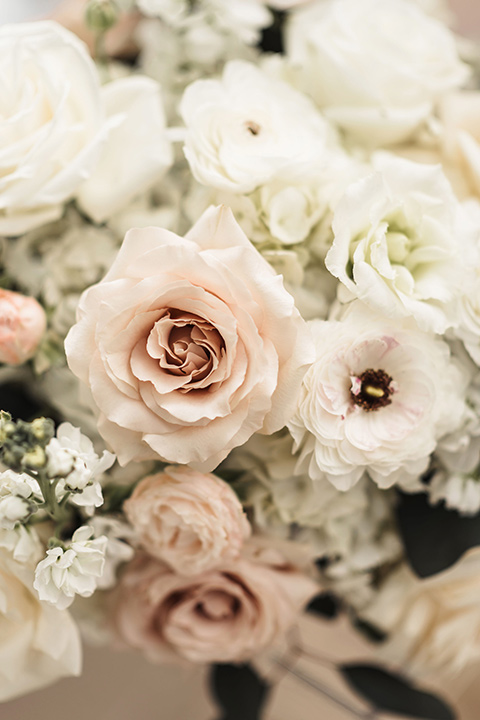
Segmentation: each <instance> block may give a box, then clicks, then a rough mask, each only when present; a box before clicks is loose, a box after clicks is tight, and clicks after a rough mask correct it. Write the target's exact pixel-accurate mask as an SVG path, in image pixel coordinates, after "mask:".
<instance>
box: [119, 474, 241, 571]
mask: <svg viewBox="0 0 480 720" xmlns="http://www.w3.org/2000/svg"><path fill="white" fill-rule="evenodd" d="M123 507H124V510H125V512H126V515H127V517H128V519H129V520H130V522H131V524H132V525H133V527H134V528H135V530H136V532H137V535H138V538H139V540H140V542H141V543H142V545H143V547H144V548H145V550H146V551H147V552H148V553H149V554H150V555H153V556H154V557H157V558H159V559H160V560H164V561H165V562H166V563H168V565H170V566H171V567H172V568H173V569H174V570H175V571H176V572H177V573H182V574H183V575H195V574H198V573H201V572H204V571H205V570H210V569H211V568H214V567H216V566H217V565H219V563H221V562H225V561H226V560H231V559H234V558H236V557H238V555H239V554H240V550H241V548H242V545H243V541H244V539H245V538H247V537H248V536H249V534H250V525H249V523H248V521H247V519H246V517H245V514H244V512H243V508H242V506H241V504H240V502H239V500H238V498H237V496H236V495H235V493H234V492H233V490H232V489H231V487H230V486H229V485H227V483H226V482H224V481H223V480H221V479H220V478H218V477H216V476H215V475H211V474H209V475H204V474H202V473H199V472H197V471H195V470H192V469H191V468H189V467H181V466H176V467H174V466H170V467H167V468H165V470H164V471H163V472H161V473H158V474H157V475H150V476H149V477H146V478H145V479H144V480H142V481H141V482H140V483H139V484H138V485H137V487H136V488H135V490H134V492H133V495H132V496H131V497H130V498H129V500H127V502H126V503H125V504H124V506H123Z"/></svg>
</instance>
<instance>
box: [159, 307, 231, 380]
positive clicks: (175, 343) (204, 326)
mask: <svg viewBox="0 0 480 720" xmlns="http://www.w3.org/2000/svg"><path fill="white" fill-rule="evenodd" d="M147 350H148V353H149V355H150V356H151V357H152V358H156V359H158V361H159V365H160V367H161V368H162V369H163V370H165V371H166V372H167V373H169V374H170V375H177V376H184V377H185V379H186V380H187V379H188V381H189V382H190V383H195V382H199V381H201V380H204V379H205V378H207V377H208V376H209V375H210V374H211V373H212V372H214V371H215V370H216V369H217V367H218V365H219V363H220V361H221V360H222V358H223V356H224V354H225V342H224V340H223V338H222V336H221V335H220V333H219V332H218V330H217V329H216V328H215V327H213V325H212V324H211V323H210V322H208V320H205V319H204V318H201V317H200V316H198V315H194V314H192V313H186V312H183V311H181V310H175V309H169V310H167V311H166V313H165V314H164V316H163V317H162V318H160V320H158V321H157V322H156V323H155V326H154V328H153V330H152V333H151V334H150V336H149V338H148V341H147Z"/></svg>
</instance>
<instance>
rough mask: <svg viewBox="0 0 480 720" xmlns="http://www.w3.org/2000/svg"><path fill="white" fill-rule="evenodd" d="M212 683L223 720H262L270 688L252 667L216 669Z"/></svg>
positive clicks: (220, 666)
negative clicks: (262, 712)
mask: <svg viewBox="0 0 480 720" xmlns="http://www.w3.org/2000/svg"><path fill="white" fill-rule="evenodd" d="M210 682H211V687H212V691H213V694H214V697H215V698H216V700H217V702H218V704H219V705H220V708H221V710H222V713H223V714H222V716H221V720H260V718H261V715H260V713H261V711H262V709H263V707H264V705H265V702H266V701H267V698H268V691H269V686H268V685H267V683H266V682H265V681H264V680H262V678H261V677H260V676H259V675H258V674H257V673H256V672H255V670H254V669H253V668H252V667H251V665H223V664H222V665H213V666H212V671H211V677H210Z"/></svg>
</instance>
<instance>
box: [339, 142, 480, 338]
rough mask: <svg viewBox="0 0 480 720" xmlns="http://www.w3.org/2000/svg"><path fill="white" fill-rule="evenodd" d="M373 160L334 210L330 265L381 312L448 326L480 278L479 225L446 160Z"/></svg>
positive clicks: (436, 328) (434, 327)
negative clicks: (479, 267) (477, 275)
mask: <svg viewBox="0 0 480 720" xmlns="http://www.w3.org/2000/svg"><path fill="white" fill-rule="evenodd" d="M373 167H374V169H375V170H376V172H375V173H374V174H372V175H370V176H368V177H366V178H364V179H362V180H359V181H358V182H355V183H353V184H352V185H350V186H349V187H348V188H347V190H346V192H345V195H344V197H343V198H342V200H341V201H340V202H339V203H338V205H337V207H336V209H335V214H334V219H333V224H332V227H333V232H334V235H335V239H334V242H333V245H332V247H331V249H330V250H329V252H328V254H327V257H326V260H325V264H326V266H327V268H328V269H329V270H330V272H331V273H332V275H334V276H335V277H337V278H338V279H339V280H340V281H341V282H342V283H343V285H344V286H345V287H346V288H347V290H348V291H349V293H351V294H353V295H354V296H356V297H358V298H360V299H361V300H363V302H365V303H367V304H368V305H370V306H371V307H373V308H375V309H376V310H378V311H379V312H381V313H384V314H386V315H389V316H390V317H397V318H401V317H408V316H409V315H411V316H413V317H414V318H415V320H416V322H417V323H418V325H419V326H420V327H421V328H422V329H423V330H428V331H433V332H437V333H443V332H444V331H445V330H446V328H447V327H449V326H451V325H453V324H455V322H456V317H455V302H456V300H457V299H458V298H459V297H460V296H461V295H463V294H464V293H465V292H468V290H469V288H470V287H471V286H472V285H473V272H472V270H471V268H470V267H469V266H470V265H471V263H472V259H474V258H475V254H476V251H475V246H474V239H475V235H474V228H473V226H472V225H471V223H470V221H469V220H468V218H467V216H466V215H465V214H464V213H463V212H462V209H461V206H460V205H459V203H458V202H457V200H456V198H455V196H454V195H453V191H452V189H451V187H450V185H449V183H448V181H447V179H446V178H445V176H444V175H443V173H442V171H441V169H440V168H439V167H437V166H429V165H421V164H419V163H413V162H411V161H409V160H404V159H401V158H396V157H394V156H390V155H388V154H386V153H385V154H384V153H379V154H377V155H375V156H374V158H373Z"/></svg>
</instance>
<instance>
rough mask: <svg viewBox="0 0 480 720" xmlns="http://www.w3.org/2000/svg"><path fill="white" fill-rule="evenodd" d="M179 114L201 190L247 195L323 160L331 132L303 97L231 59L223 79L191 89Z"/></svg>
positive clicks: (208, 81) (183, 99) (256, 70)
mask: <svg viewBox="0 0 480 720" xmlns="http://www.w3.org/2000/svg"><path fill="white" fill-rule="evenodd" d="M180 112H181V115H182V117H183V120H184V122H185V124H186V126H187V137H186V141H185V155H186V157H187V160H188V162H189V163H190V168H191V170H192V173H193V175H194V176H195V178H196V179H197V180H198V181H199V182H201V183H203V184H204V185H210V186H211V187H215V188H218V189H220V190H230V191H233V192H240V193H243V192H250V191H252V190H254V189H255V188H256V187H257V186H259V185H262V184H264V183H266V182H269V181H270V180H273V179H274V178H275V177H279V176H283V177H286V176H288V177H291V178H292V177H295V175H296V174H297V175H298V173H299V172H301V173H304V172H305V169H308V168H310V167H312V166H315V164H322V162H323V163H324V162H325V148H326V145H327V143H328V142H329V140H330V130H329V127H328V125H327V124H326V123H325V121H324V120H323V118H322V117H321V115H320V114H319V113H318V111H317V110H316V109H315V107H314V106H313V105H312V104H311V102H310V101H309V100H308V98H306V97H305V96H303V95H302V94H301V93H299V92H297V91H296V90H295V89H293V88H292V87H290V86H289V85H287V84H286V83H283V82H282V81H280V80H277V79H274V78H271V77H269V76H268V75H266V74H265V73H263V72H262V71H261V70H259V69H258V68H257V67H256V66H255V65H253V64H251V63H247V62H243V61H231V62H229V63H227V64H226V66H225V69H224V73H223V77H222V79H221V80H197V81H196V82H194V83H192V84H191V85H189V86H188V87H187V89H186V90H185V93H184V95H183V98H182V101H181V104H180Z"/></svg>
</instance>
